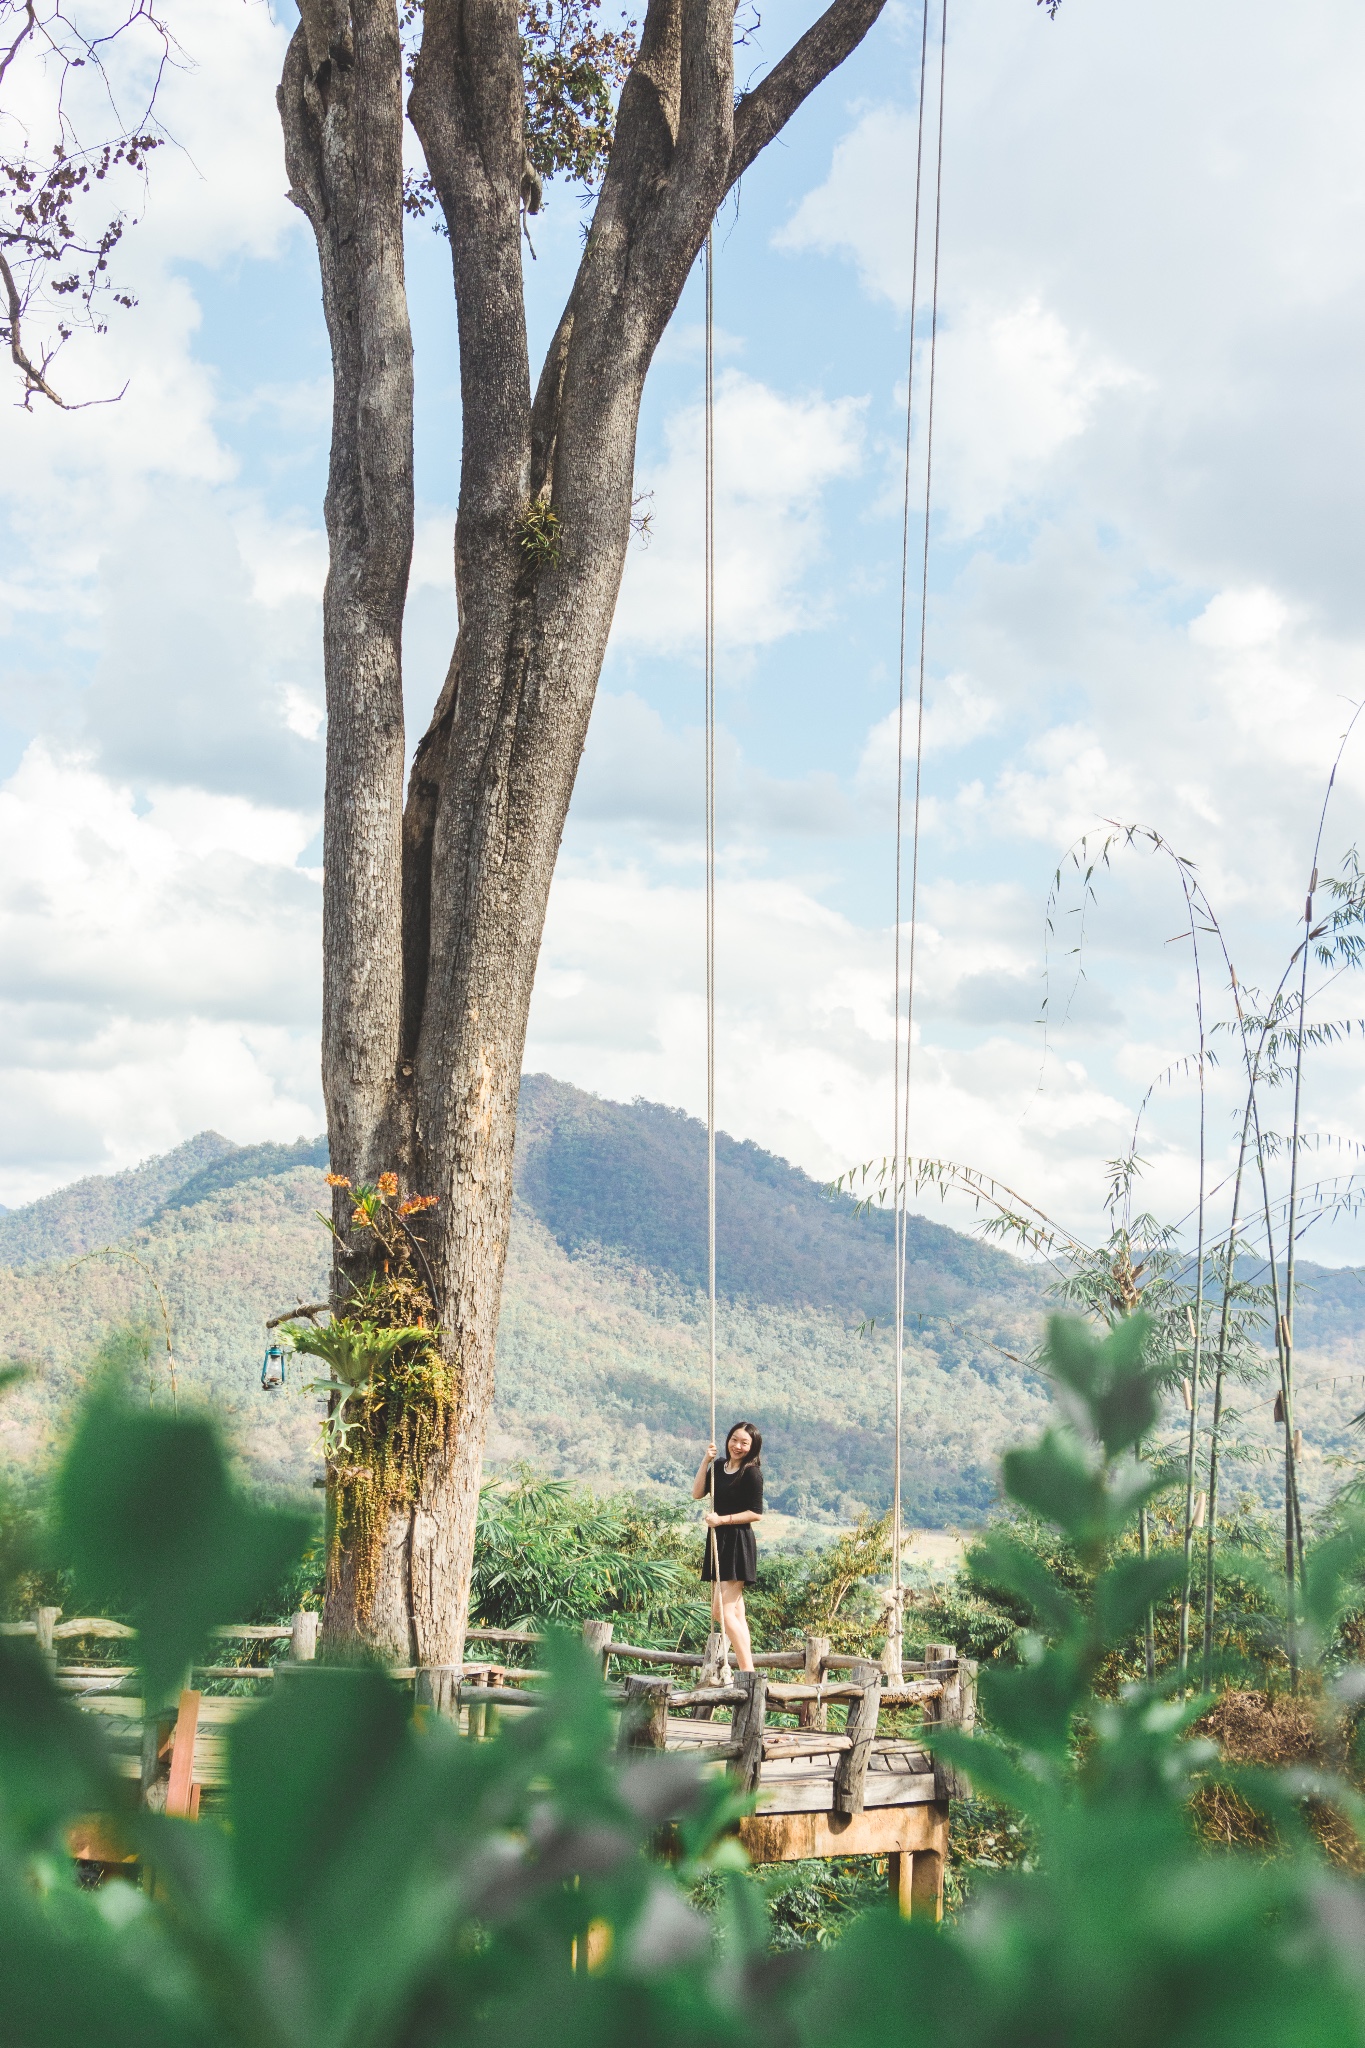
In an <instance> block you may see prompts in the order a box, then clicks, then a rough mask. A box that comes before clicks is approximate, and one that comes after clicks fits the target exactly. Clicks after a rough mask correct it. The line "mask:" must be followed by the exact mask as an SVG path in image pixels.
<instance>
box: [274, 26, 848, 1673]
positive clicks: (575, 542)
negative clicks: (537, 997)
mask: <svg viewBox="0 0 1365 2048" xmlns="http://www.w3.org/2000/svg"><path fill="white" fill-rule="evenodd" d="M882 4H883V0H835V4H834V5H833V6H832V7H830V9H829V10H828V12H827V13H826V14H825V15H824V16H822V17H821V19H820V20H819V21H818V22H817V23H816V24H815V26H814V27H813V28H812V29H811V30H810V31H808V33H807V34H806V35H805V36H803V37H802V38H801V40H800V41H799V42H798V43H797V44H796V45H795V47H794V48H793V49H792V50H791V51H790V52H789V53H788V55H787V56H786V57H785V58H784V59H783V60H782V62H781V63H780V64H779V65H777V66H776V67H775V69H774V70H773V72H772V73H770V74H769V76H768V78H767V79H765V80H764V81H763V82H762V84H760V85H759V86H758V87H757V88H756V89H755V90H754V91H753V92H752V93H749V94H747V95H746V96H745V97H744V99H742V100H741V101H740V103H739V105H738V107H736V105H735V101H734V93H733V48H732V38H733V7H732V5H731V4H730V0H651V4H650V6H649V9H648V13H647V16H646V19H645V24H644V29H643V32H642V35H641V40H640V48H639V53H638V56H637V59H636V61H635V63H634V65H633V67H632V70H631V73H630V76H629V78H628V79H627V81H626V84H625V87H624V89H623V91H622V95H621V102H620V108H619V113H618V119H617V125H616V134H615V139H614V143H613V147H612V153H611V158H610V162H609V165H608V168H607V171H606V175H605V178H604V181H603V187H602V192H601V196H600V198H599V200H598V203H597V206H596V209H595V213H594V217H593V222H592V227H591V230H590V233H589V236H588V240H587V245H586V248H585V251H584V255H583V260H582V263H581V266H580V269H579V273H578V277H577V280H576V282H575V284H574V288H573V291H572V293H571V295H570V298H569V302H568V305H567V306H566V308H565V311H564V314H563V317H562V319H561V321H560V324H559V328H558V331H557V333H556V335H555V339H554V342H553V344H552V346H551V349H550V352H549V355H548V357H547V359H546V363H545V366H544V369H543V371H542V374H541V378H540V383H539V388H538V389H537V391H536V394H535V398H534V401H533V400H532V396H531V378H530V365H529V360H528V355H527V342H526V324H525V312H524V299H523V290H522V273H521V220H520V199H521V182H522V176H523V171H524V167H525V154H524V142H523V127H524V119H525V115H524V107H525V85H524V81H523V70H522V49H521V43H520V37H519V29H518V15H517V8H516V5H515V0H425V9H424V25H423V40H422V46H421V50H420V53H419V56H418V59H417V62H416V65H415V67H414V70H413V89H412V96H411V103H410V113H411V116H412V120H413V124H414V126H415V127H416V129H417V132H418V135H419V137H420V139H421V142H422V146H423V149H424V151H425V154H426V159H427V165H428V168H429V170H430V173H431V178H432V182H433V185H434V187H435V189H436V193H437V195H438V198H439V200H440V204H441V207H442V210H443V213H444V216H445V221H446V225H447V227H448V230H449V233H450V243H451V257H452V268H453V277H454V288H455V297H456V306H457V312H458V318H459V339H460V375H461V395H462V402H463V460H462V467H461V476H460V503H459V512H458V518H457V523H456V530H455V577H456V592H457V597H458V601H459V610H460V626H459V634H458V638H457V641H456V645H455V650H454V654H453V656H452V659H451V663H450V668H449V671H448V674H447V676H446V680H445V685H444V688H443V689H442V691H441V694H440V697H439V700H438V702H437V705H436V709H435V712H434V714H433V717H432V720H431V724H430V726H429V728H428V730H427V733H426V736H425V737H424V739H423V740H422V742H421V745H420V746H419V748H418V750H417V754H416V758H415V760H414V763H413V769H412V774H411V778H410V782H409V789H408V799H407V806H406V811H405V812H404V811H403V810H402V808H401V792H400V788H399V777H400V774H401V764H402V757H403V727H402V705H401V661H400V647H401V622H402V606H403V599H404V595H405V592H406V585H407V574H408V565H409V561H410V557H411V545H412V387H411V343H410V339H409V333H408V325H407V314H406V303H405V300H404V295H403V279H402V168H401V148H402V107H401V71H402V57H401V50H400V44H399V32H398V21H397V11H396V7H395V4H394V0H304V6H303V17H304V18H303V23H302V26H301V27H300V29H299V30H298V32H297V33H296V35H295V37H294V40H293V42H292V44H291V46H290V52H289V57H288V60H287V62H286V67H285V75H284V82H283V84H282V86H281V91H280V106H281V113H282V116H283V120H284V126H285V135H286V150H287V157H288V163H289V170H290V176H291V179H292V182H293V186H294V192H293V195H292V196H293V197H294V198H295V200H296V202H297V203H298V204H299V205H300V206H302V208H303V210H304V211H305V212H306V213H307V214H308V216H309V219H310V220H311V221H312V223H313V227H314V231H315V234H316V237H317V244H318V252H319V259H320V263H321V268H322V276H323V298H324V304H325V307H326V311H327V321H328V331H329V334H330V337H331V342H332V354H333V365H334V377H335V394H336V397H335V408H334V416H333V449H332V467H331V474H330V477H329V483H328V495H327V528H328V540H329V544H330V549H331V567H330V572H329V576H328V583H327V599H326V610H325V631H324V654H325V661H326V666H327V704H328V719H329V726H328V761H327V773H328V790H327V808H326V850H325V862H324V866H325V887H326V908H325V918H324V952H325V963H324V1026H323V1077H324V1089H325V1093H326V1099H327V1115H328V1133H329V1137H330V1140H331V1147H332V1165H333V1168H334V1170H335V1171H337V1172H340V1173H343V1174H346V1175H348V1176H349V1177H351V1178H352V1179H359V1180H370V1181H373V1180H375V1179H377V1177H378V1175H379V1174H380V1173H381V1172H383V1171H387V1170H394V1171H397V1172H398V1173H399V1174H400V1176H401V1177H402V1179H403V1180H404V1181H405V1182H406V1183H407V1184H408V1187H409V1188H410V1189H411V1190H413V1191H417V1192H421V1193H423V1194H430V1195H435V1196H436V1197H437V1198H438V1206H437V1207H436V1208H435V1209H433V1210H432V1211H431V1212H430V1214H429V1229H428V1242H429V1245H430V1248H431V1258H432V1266H433V1272H434V1278H435V1282H436V1292H437V1294H438V1297H439V1299H438V1303H437V1306H438V1308H439V1310H440V1313H441V1343H442V1348H443V1351H444V1353H445V1355H446V1357H447V1358H448V1360H449V1362H450V1364H451V1366H452V1367H453V1368H454V1371H455V1374H456V1376H457V1392H456V1397H455V1400H454V1403H453V1406H452V1410H451V1414H450V1419H449V1427H448V1429H447V1432H446V1435H445V1440H444V1443H443V1444H442V1446H441V1447H440V1449H439V1450H438V1451H437V1452H436V1453H435V1454H434V1455H433V1456H432V1457H431V1459H430V1460H429V1462H428V1464H427V1466H426V1468H425V1470H424V1471H423V1473H422V1475H421V1485H420V1490H419V1497H418V1499H417V1501H416V1502H415V1504H414V1505H413V1506H412V1507H411V1508H410V1509H407V1510H404V1511H403V1512H402V1513H401V1514H395V1515H394V1516H393V1517H392V1519H391V1522H390V1524H389V1526H388V1528H387V1530H386V1531H385V1532H384V1541H383V1544H382V1547H381V1553H380V1563H379V1572H378V1584H377V1588H376V1591H375V1594H374V1597H373V1600H372V1602H370V1604H369V1605H368V1607H367V1608H366V1609H365V1611H362V1608H361V1603H360V1602H359V1600H358V1599H357V1595H356V1578H355V1568H354V1560H353V1559H351V1558H346V1557H343V1560H342V1568H341V1572H340V1575H339V1583H338V1584H337V1585H336V1586H335V1587H334V1588H333V1589H332V1591H331V1593H330V1594H329V1598H328V1602H327V1610H326V1616H325V1629H324V1633H325V1637H326V1639H327V1640H328V1641H329V1642H331V1643H333V1644H336V1643H339V1642H341V1641H346V1640H355V1639H358V1640H360V1641H362V1642H364V1643H366V1644H368V1645H370V1646H372V1647H373V1648H374V1649H376V1650H378V1651H379V1652H381V1653H382V1654H384V1655H386V1656H389V1657H391V1658H393V1659H394V1660H396V1661H401V1662H405V1663H406V1662H409V1661H415V1662H417V1663H419V1664H442V1665H447V1664H458V1663H459V1662H460V1660H461V1657H462V1654H463V1647H464V1632H465V1625H466V1620H467V1610H468V1590H469V1575H470V1566H471V1561H472V1555H473V1542H474V1526H475V1519H476V1514H477V1508H478V1491H479V1477H480V1470H481V1464H482V1456H483V1445H484V1439H485V1436H486V1432H487V1426H488V1418H489V1414H490V1411H491V1408H492V1402H493V1351H494V1342H495V1338H496V1335H497V1322H498V1305H499V1299H500V1295H501V1289H502V1277H503V1265H504V1260H505V1256H506V1249H507V1236H508V1229H509V1226H510V1222H511V1206H512V1160H513V1149H514V1142H515V1135H516V1112H517V1094H518V1088H519V1084H520V1075H521V1061H522V1052H523V1048H524V1044H525V1038H526V1024H527V1016H528V1012H529V1008H530V1001H531V991H532V986H533V983H534V979H535V970H536V962H537V959H538V956H539V951H540V942H541V934H542V931H543V928H544V922H545V911H546V905H547V902H548V898H549V890H550V883H551V880H552V878H553V874H554V867H555V860H556V857H557V855H558V851H559V844H560V838H561V835H562V833H563V829H564V821H565V818H566V816H567V813H568V808H569V800H570V797H571V795H572V792H573V785H574V779H575V776H576V774H577V771H578V763H579V758H580V756H581V754H582V750H583V742H584V739H585V737H586V734H587V729H588V720H589V717H590V716H591V712H592V705H593V698H594V695H595V692H596V689H597V681H598V676H599V674H600V672H601V667H602V660H603V657H604V655H605V652H606V645H607V637H608V634H609V632H610V630H611V622H612V617H613V614H614V612H615V608H616V599H617V593H618V591H619V588H620V582H621V574H622V570H623V568H624V564H625V555H626V547H627V544H628V542H629V539H630V513H631V502H632V490H633V482H634V470H635V436H636V429H637V424H638V420H639V410H640V400H641V396H642V393H643V390H644V382H645V377H646V374H647V372H648V369H649V365H650V362H651V360H652V358H653V355H654V351H655V348H656V347H657V345H658V341H659V338H660V336H661V335H662V333H663V330H664V327H665V325H666V324H667V322H668V320H669V318H670V317H671V315H672V313H673V310H674V308H675V306H676V305H677V302H678V298H679V295H680V293H681V291H682V288H683V285H684V283H685V282H686V279H687V275H688V272H689V270H690V269H691V267H692V265H693V263H694V262H695V261H696V258H697V255H698V253H699V251H700V249H701V245H702V242H703V241H704V239H705V235H706V231H707V229H708V227H709V225H710V223H711V221H712V219H713V218H714V215H715V212H716V209H717V207H718V206H719V204H720V202H721V200H722V198H723V197H724V195H725V193H726V191H727V190H728V188H729V186H730V185H731V184H732V183H733V182H734V181H735V180H736V179H737V178H738V177H739V176H740V175H741V174H742V172H743V171H744V170H745V169H747V167H748V165H749V164H750V163H751V162H752V161H753V158H754V157H755V156H756V155H757V154H758V151H759V150H760V149H761V148H762V147H763V146H764V145H765V144H766V143H767V142H768V141H769V140H770V139H771V138H772V136H773V135H775V134H776V133H777V132H778V131H779V130H780V129H781V127H782V126H783V125H784V124H785V122H786V121H787V120H788V119H789V117H790V115H791V114H792V113H793V112H794V111H795V109H796V107H797V106H799V105H800V104H801V102H802V100H804V99H805V97H806V96H807V94H808V93H809V92H811V91H812V90H813V89H814V87H815V85H817V84H818V83H819V82H820V80H821V79H822V78H824V77H825V76H826V75H827V74H828V72H829V71H831V70H832V69H833V68H834V67H835V65H837V64H838V63H841V62H842V61H843V58H844V57H845V56H847V55H848V53H849V51H850V50H852V49H853V48H854V47H856V45H857V43H858V42H859V41H861V39H862V37H863V36H864V35H865V34H866V32H867V30H868V29H869V28H870V27H871V25H872V23H873V22H874V21H875V20H876V18H877V16H878V14H879V13H880V10H881V6H882ZM348 1217H349V1207H348V1205H346V1204H345V1203H341V1204H340V1205H339V1206H338V1208H337V1211H336V1214H335V1222H336V1226H337V1232H338V1247H339V1251H338V1258H339V1270H340V1274H341V1275H344V1274H345V1273H346V1272H347V1271H351V1270H354V1264H355V1262H356V1261H357V1260H359V1259H361V1258H362V1257H363V1255H364V1247H363V1246H361V1245H358V1244H353V1243H351V1242H350V1241H349V1239H348V1237H347V1218H348Z"/></svg>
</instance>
